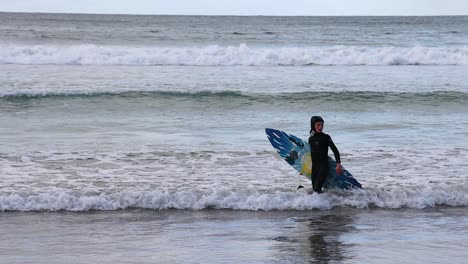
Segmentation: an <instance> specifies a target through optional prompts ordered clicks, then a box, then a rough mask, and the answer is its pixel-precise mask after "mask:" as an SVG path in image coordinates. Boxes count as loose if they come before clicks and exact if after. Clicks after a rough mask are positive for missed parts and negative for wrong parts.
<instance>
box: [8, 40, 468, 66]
mask: <svg viewBox="0 0 468 264" xmlns="http://www.w3.org/2000/svg"><path fill="white" fill-rule="evenodd" d="M0 64H55V65H203V66H205V65H206V66H231V65H246V66H276V65H293V66H295V65H468V48H467V47H419V46H416V47H368V46H334V47H279V48H260V47H249V46H247V45H246V44H241V45H239V46H218V45H211V46H205V47H127V46H97V45H70V46H64V45H63V46H60V45H29V46H27V45H5V44H3V45H0Z"/></svg>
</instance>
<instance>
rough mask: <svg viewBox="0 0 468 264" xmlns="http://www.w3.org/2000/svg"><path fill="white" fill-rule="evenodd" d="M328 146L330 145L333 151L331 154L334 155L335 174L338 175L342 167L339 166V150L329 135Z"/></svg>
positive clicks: (341, 171)
mask: <svg viewBox="0 0 468 264" xmlns="http://www.w3.org/2000/svg"><path fill="white" fill-rule="evenodd" d="M328 146H330V148H331V150H332V151H333V154H334V155H335V160H336V174H338V175H340V174H341V173H343V168H342V167H341V158H340V152H339V151H338V148H337V147H336V146H335V143H333V140H332V139H331V137H329V140H328Z"/></svg>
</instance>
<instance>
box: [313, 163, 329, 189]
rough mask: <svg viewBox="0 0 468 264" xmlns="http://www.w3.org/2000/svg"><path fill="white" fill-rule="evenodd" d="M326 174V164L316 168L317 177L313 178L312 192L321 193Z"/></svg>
mask: <svg viewBox="0 0 468 264" xmlns="http://www.w3.org/2000/svg"><path fill="white" fill-rule="evenodd" d="M327 176H328V168H327V166H320V169H318V170H317V176H316V177H317V178H316V179H315V184H314V192H317V193H321V192H322V187H323V185H324V184H325V181H326V180H327Z"/></svg>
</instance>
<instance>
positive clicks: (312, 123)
mask: <svg viewBox="0 0 468 264" xmlns="http://www.w3.org/2000/svg"><path fill="white" fill-rule="evenodd" d="M317 122H325V121H323V118H322V117H321V116H313V117H312V118H310V133H311V134H312V133H317V131H315V123H317Z"/></svg>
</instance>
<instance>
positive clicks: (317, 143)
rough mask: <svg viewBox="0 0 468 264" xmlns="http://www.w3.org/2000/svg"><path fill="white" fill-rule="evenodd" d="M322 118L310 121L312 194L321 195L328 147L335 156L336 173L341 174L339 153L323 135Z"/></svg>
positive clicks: (326, 174) (318, 117)
mask: <svg viewBox="0 0 468 264" xmlns="http://www.w3.org/2000/svg"><path fill="white" fill-rule="evenodd" d="M323 123H324V121H323V118H321V117H320V116H313V117H312V118H311V119H310V127H311V130H310V134H311V136H310V137H309V144H310V155H311V156H312V177H311V178H312V185H313V188H314V192H317V193H321V192H322V187H323V185H324V184H325V181H326V180H327V177H328V170H329V165H328V147H330V148H331V149H332V151H333V154H334V155H335V160H336V173H337V174H338V175H339V174H341V173H342V172H343V168H342V167H341V160H340V152H339V151H338V149H337V148H336V146H335V144H334V143H333V141H332V139H331V137H330V136H329V135H327V134H325V133H323V132H322V131H323Z"/></svg>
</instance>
